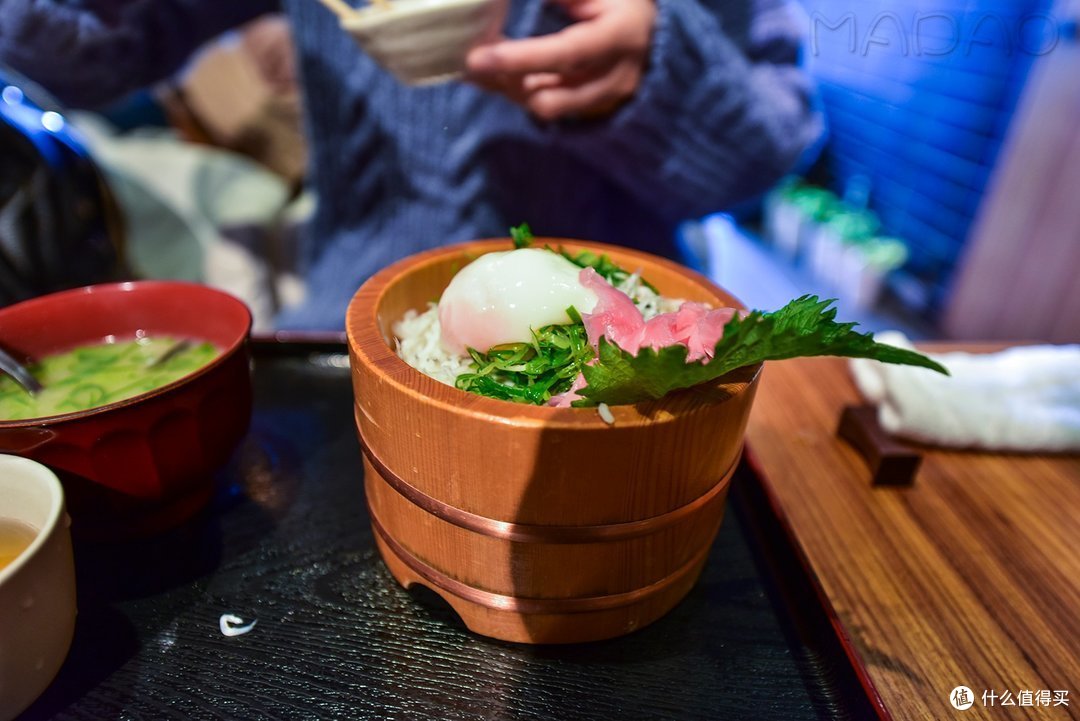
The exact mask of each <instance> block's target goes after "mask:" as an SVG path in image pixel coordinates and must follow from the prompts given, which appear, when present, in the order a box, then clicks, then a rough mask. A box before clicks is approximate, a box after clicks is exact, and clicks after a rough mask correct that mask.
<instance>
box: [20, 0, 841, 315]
mask: <svg viewBox="0 0 1080 721" xmlns="http://www.w3.org/2000/svg"><path fill="white" fill-rule="evenodd" d="M279 9H283V10H284V11H285V12H286V13H287V15H288V16H289V18H290V20H291V23H292V28H293V37H294V41H295V44H296V51H297V56H298V65H299V70H300V77H301V80H302V83H303V86H304V94H305V108H306V110H305V112H306V130H307V133H308V135H309V138H310V143H311V148H312V152H311V161H310V163H311V168H310V180H311V183H312V184H313V187H314V190H315V191H316V193H317V197H318V209H317V211H316V213H315V217H314V218H313V220H312V222H311V223H310V224H309V227H308V228H307V229H306V232H305V235H304V239H303V243H302V249H301V263H302V268H303V271H304V273H305V276H306V280H307V282H308V293H307V297H306V299H305V301H304V302H303V303H302V304H301V305H299V306H296V307H293V308H290V309H287V310H286V311H285V312H283V314H282V315H281V317H280V318H279V319H278V322H279V325H280V326H281V327H282V328H302V329H340V328H342V327H343V325H344V316H345V309H346V306H347V304H348V302H349V300H350V298H351V297H352V295H353V294H354V293H355V291H356V289H357V288H358V287H359V286H360V284H361V283H362V282H363V281H364V280H365V279H366V278H367V277H368V276H369V275H371V274H372V273H374V272H375V271H377V270H379V269H380V268H382V267H384V266H385V265H387V264H389V263H391V262H393V261H395V260H397V259H399V258H402V257H404V256H406V255H409V254H411V253H414V252H416V251H419V250H423V249H426V248H430V247H433V246H436V245H441V244H445V243H451V242H456V241H464V240H470V239H475V238H484V237H493V236H503V235H505V234H506V232H507V229H508V228H509V227H510V226H511V225H516V224H518V223H520V222H522V221H527V222H529V223H530V224H531V225H532V227H533V229H534V231H535V232H536V233H537V234H538V235H552V236H561V237H575V238H586V239H591V240H599V241H605V242H610V243H617V244H622V245H627V246H631V247H636V248H641V249H644V250H648V251H652V252H654V253H659V254H661V255H667V256H674V255H675V254H676V251H675V247H674V232H675V228H676V226H677V225H678V223H679V222H680V221H681V220H683V219H686V218H690V217H695V216H700V215H703V214H706V213H709V212H713V211H717V210H721V209H723V208H725V207H728V206H730V205H732V204H735V203H738V202H740V201H742V200H745V199H747V198H750V197H752V196H754V195H756V194H758V193H760V192H761V191H762V190H764V189H765V188H767V187H768V186H769V185H770V184H772V183H773V182H774V181H776V180H777V179H778V178H779V177H780V176H781V175H782V174H784V173H785V172H786V171H788V170H789V169H790V168H791V167H792V166H793V165H794V164H795V163H796V161H797V160H798V158H799V157H800V155H801V153H802V152H803V151H804V149H806V148H807V147H808V146H809V145H810V144H812V143H813V142H814V141H815V140H816V139H817V138H818V136H819V134H820V133H821V130H822V121H821V117H820V115H819V113H818V112H817V111H816V110H815V105H814V102H813V97H812V89H811V84H810V81H809V80H808V78H807V77H806V75H805V73H804V72H803V71H802V70H801V69H800V67H799V64H798V59H799V28H798V25H797V21H796V19H795V18H796V16H795V15H794V14H793V13H792V12H791V8H790V7H789V5H788V2H787V1H786V0H555V1H554V2H551V1H549V2H544V1H543V0H511V10H510V15H509V18H508V21H507V25H506V35H507V38H508V39H506V40H501V41H499V42H496V43H494V44H492V45H489V46H486V47H482V48H477V49H475V50H474V51H473V52H472V54H471V55H470V57H469V69H470V78H469V80H470V82H454V83H448V84H444V85H439V86H434V87H424V88H410V87H405V86H403V85H401V84H399V83H398V82H397V81H395V80H394V79H393V78H392V77H391V76H390V75H389V74H388V73H386V72H385V71H384V70H382V69H381V68H380V67H379V66H377V65H376V64H375V63H374V62H373V61H372V60H371V59H370V58H368V57H366V56H365V55H364V54H363V53H362V52H360V51H359V50H358V48H357V46H356V45H355V43H354V42H353V40H352V39H351V38H350V37H349V36H348V35H347V34H346V33H344V32H343V31H342V30H341V29H340V28H339V27H338V24H337V21H336V19H335V17H334V16H333V15H332V14H331V13H329V12H327V10H326V9H325V8H324V7H322V6H321V5H320V4H319V3H318V2H315V0H282V3H281V5H279V4H278V2H276V1H275V0H224V1H223V0H0V62H3V63H6V64H9V65H10V66H12V67H14V68H15V69H16V70H19V71H21V72H23V73H24V74H26V75H27V76H29V77H31V78H33V79H34V80H36V81H37V82H39V83H41V84H42V85H43V86H45V87H46V88H48V89H49V90H51V91H52V92H53V93H55V94H56V95H57V96H58V97H59V98H60V99H61V100H62V101H64V102H66V103H68V104H71V105H73V106H76V107H95V106H100V105H102V104H103V103H105V102H108V101H111V100H113V99H115V98H118V97H120V96H122V95H123V94H125V93H127V92H129V91H130V90H132V89H134V88H138V87H143V86H147V85H149V84H151V83H153V82H155V81H157V80H159V79H161V78H163V77H166V76H167V75H169V74H171V73H173V72H175V71H176V70H177V69H178V68H179V67H180V66H181V65H182V64H183V63H184V61H185V60H186V59H187V58H188V56H189V54H190V53H191V52H192V51H193V50H194V49H195V48H197V47H198V46H199V45H200V44H201V43H203V42H204V41H206V40H207V39H209V38H211V37H213V36H215V35H217V34H219V33H221V32H223V31H225V30H228V29H230V28H232V27H235V26H238V25H240V24H242V23H244V22H246V21H248V20H251V19H253V18H255V17H257V16H259V15H261V14H263V13H267V12H273V11H277V10H279Z"/></svg>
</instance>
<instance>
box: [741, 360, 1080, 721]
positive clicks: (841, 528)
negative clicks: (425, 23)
mask: <svg viewBox="0 0 1080 721" xmlns="http://www.w3.org/2000/svg"><path fill="white" fill-rule="evenodd" d="M858 400H859V396H858V393H857V391H856V389H855V387H854V385H853V384H852V382H851V380H850V378H849V376H848V373H847V369H846V366H845V362H844V361H842V360H838V359H834V358H824V359H803V360H795V361H784V362H783V363H778V364H769V365H768V366H767V368H766V369H765V372H764V374H763V378H762V381H761V387H760V389H759V392H758V398H757V401H756V403H755V408H754V410H753V413H752V414H751V419H750V423H749V426H748V431H747V442H748V445H749V449H750V453H751V454H752V456H753V459H754V463H755V465H756V467H757V470H758V473H759V476H760V479H761V482H762V484H763V485H764V486H765V488H766V490H767V492H768V493H770V494H771V495H772V496H773V498H774V500H775V501H776V503H777V504H778V506H779V508H780V509H781V512H782V513H783V514H784V516H785V517H786V519H787V521H788V523H789V524H790V527H791V529H792V531H793V533H794V536H795V538H796V541H797V543H798V545H799V546H800V547H801V550H802V551H803V552H804V553H805V554H806V557H807V559H808V562H809V564H810V566H811V570H812V572H813V573H814V574H815V575H816V577H817V578H818V580H819V582H820V584H821V586H822V588H823V590H824V592H825V594H826V595H827V597H828V599H829V601H830V602H831V604H832V607H833V609H834V611H835V613H836V615H837V616H838V618H839V620H840V622H841V625H842V628H843V631H844V632H845V633H846V634H847V636H848V638H849V639H850V642H851V644H852V645H853V647H854V649H855V651H856V652H857V654H858V656H859V658H860V660H861V663H862V664H863V665H864V666H865V668H866V670H867V671H868V674H869V678H870V680H871V682H872V683H873V685H874V687H875V688H876V689H877V691H878V692H879V693H880V695H881V697H882V699H883V701H884V703H885V705H886V707H887V708H888V710H889V712H890V713H891V714H892V715H893V717H894V718H896V719H924V718H947V717H949V716H950V715H951V714H953V713H956V712H955V711H954V709H953V708H952V706H951V705H950V704H949V693H950V691H951V690H952V689H953V688H954V687H956V686H960V685H964V686H968V687H970V688H971V689H973V690H974V691H975V696H976V703H975V706H973V707H972V708H971V709H969V710H968V711H966V712H965V715H964V718H986V719H1006V718H1018V719H1026V718H1030V719H1048V718H1055V719H1058V718H1080V715H1078V709H1077V706H1078V705H1080V701H1078V700H1077V699H1076V698H1075V696H1076V695H1077V694H1080V660H1078V659H1080V641H1078V639H1080V620H1078V619H1080V614H1078V611H1080V556H1078V554H1077V552H1076V548H1077V543H1078V542H1080V457H1076V456H1057V457H1046V456H1017V455H1012V456H1006V455H994V454H986V453H972V452H959V451H945V450H938V449H930V448H927V449H924V450H925V458H924V460H923V465H922V468H921V470H920V472H919V475H918V477H917V479H916V482H915V485H914V487H912V488H906V489H896V488H873V487H871V485H870V483H869V471H868V469H867V468H866V466H865V464H864V463H863V461H862V459H861V458H859V456H858V455H857V453H856V452H855V451H854V450H853V449H852V448H851V447H850V446H848V445H847V444H846V443H844V442H843V441H841V440H840V439H838V438H837V437H836V436H835V435H834V434H835V430H836V424H837V422H838V420H839V418H840V413H841V411H842V408H843V407H844V406H845V405H848V404H851V403H854V402H857V401H858ZM1042 689H1047V690H1051V691H1054V690H1067V691H1069V696H1070V697H1071V703H1070V705H1069V706H1059V707H1056V708H1045V707H1043V708H1039V707H1030V708H1025V707H1020V706H1010V707H1001V706H994V707H983V705H982V699H981V695H982V692H983V691H984V690H993V691H995V692H996V693H999V694H1000V693H1001V691H1003V690H1009V691H1011V693H1012V695H1013V699H1014V700H1015V699H1016V698H1017V693H1018V691H1021V690H1030V691H1033V692H1035V691H1039V690H1042Z"/></svg>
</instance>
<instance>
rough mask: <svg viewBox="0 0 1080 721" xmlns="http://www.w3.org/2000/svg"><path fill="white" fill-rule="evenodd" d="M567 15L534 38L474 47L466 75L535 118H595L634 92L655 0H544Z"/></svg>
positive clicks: (645, 56)
mask: <svg viewBox="0 0 1080 721" xmlns="http://www.w3.org/2000/svg"><path fill="white" fill-rule="evenodd" d="M549 1H550V2H555V3H557V4H559V5H560V6H562V7H563V8H564V9H565V10H566V12H567V14H569V15H570V17H571V18H572V19H573V20H574V21H575V22H574V24H572V25H570V26H569V27H567V28H566V29H564V30H562V31H560V32H557V33H553V34H551V35H544V36H541V37H534V38H526V39H523V40H502V41H499V42H496V43H493V44H489V45H483V46H480V47H477V48H474V49H473V50H472V52H470V53H469V56H468V59H467V67H468V70H469V76H470V80H472V81H473V82H474V83H476V84H477V85H480V86H481V87H484V88H486V89H488V90H492V91H495V92H498V93H502V94H503V95H505V96H506V97H508V98H510V99H511V100H512V101H514V102H516V103H518V104H519V105H521V106H523V107H525V108H526V109H527V110H529V111H530V112H532V113H533V114H534V115H536V116H537V117H539V118H541V119H543V120H556V119H559V118H565V117H570V116H578V117H597V116H602V115H607V114H608V113H611V112H613V111H614V110H615V109H617V108H618V107H619V106H620V105H622V104H623V103H625V102H626V101H628V100H629V99H630V98H631V97H633V95H634V93H636V92H637V89H638V86H639V85H640V84H641V78H642V75H643V74H644V72H645V66H646V63H647V62H648V59H649V48H650V47H651V45H652V32H653V26H654V25H655V24H656V3H655V0H549Z"/></svg>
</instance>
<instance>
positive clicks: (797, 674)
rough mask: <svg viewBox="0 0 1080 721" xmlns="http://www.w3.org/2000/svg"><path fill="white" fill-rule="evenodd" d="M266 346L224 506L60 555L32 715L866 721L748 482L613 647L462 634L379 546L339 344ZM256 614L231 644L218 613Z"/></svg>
mask: <svg viewBox="0 0 1080 721" xmlns="http://www.w3.org/2000/svg"><path fill="white" fill-rule="evenodd" d="M333 340H334V339H329V338H328V339H322V340H319V341H318V342H316V341H314V340H312V339H305V340H297V339H292V340H288V341H282V340H281V339H280V338H279V339H264V340H260V341H256V342H255V343H254V344H253V349H254V354H255V359H256V361H255V371H254V379H255V415H254V418H253V422H252V427H251V432H250V434H249V436H248V438H247V440H246V441H245V443H244V445H243V446H242V447H241V448H240V450H239V451H238V452H237V454H236V456H235V458H234V460H233V461H232V463H231V464H230V465H229V466H228V467H227V468H224V469H222V470H221V472H220V473H219V474H218V478H217V480H218V489H219V490H218V494H217V496H216V498H215V500H214V502H213V504H212V506H211V507H210V508H208V509H207V510H206V511H205V512H204V513H202V514H201V515H200V516H199V517H198V518H197V519H195V520H194V521H192V522H190V523H189V524H187V525H186V526H184V527H183V528H181V529H178V530H176V531H174V532H171V533H169V534H168V535H167V536H165V537H161V538H157V539H153V540H150V541H143V542H140V543H133V544H123V545H96V546H91V545H85V544H79V545H77V546H76V565H77V569H78V587H79V618H78V624H77V630H76V634H75V641H74V644H73V646H72V649H71V653H70V655H69V657H68V659H67V661H66V663H65V665H64V667H63V669H62V670H61V672H60V675H59V676H58V678H57V679H56V681H55V682H54V683H53V685H52V686H51V687H50V688H49V690H48V691H47V692H46V693H45V695H44V696H43V697H42V698H40V699H39V700H38V701H37V702H36V703H35V704H34V706H32V707H31V708H30V709H29V710H28V711H27V712H26V713H25V714H24V716H23V718H26V719H47V718H58V719H155V720H156V719H438V720H440V721H444V720H445V721H451V720H456V719H463V720H464V719H573V720H584V719H740V718H745V719H774V720H784V719H831V718H853V719H862V718H868V717H870V716H872V715H873V711H872V707H871V706H870V704H869V703H868V700H867V699H866V697H865V696H864V694H863V692H862V690H861V687H860V686H859V684H858V683H857V681H856V679H855V675H854V672H853V671H852V669H851V668H850V666H849V665H848V662H847V660H846V657H845V656H844V654H843V652H842V649H841V648H840V647H839V645H838V643H837V641H836V639H835V638H834V636H833V634H832V632H831V627H830V623H829V620H828V618H827V617H826V616H825V614H824V613H823V612H822V610H821V609H820V608H819V607H818V605H817V603H816V601H815V596H814V594H813V593H812V592H811V590H810V588H811V586H810V583H809V581H808V579H807V578H806V577H805V575H804V571H803V570H802V567H801V566H800V565H799V564H798V562H797V561H796V560H795V558H794V556H793V555H792V554H791V552H790V549H789V548H788V547H787V546H786V545H785V543H784V542H783V534H782V533H780V532H779V531H778V529H777V528H776V527H775V519H774V518H773V517H772V516H771V514H770V512H769V510H768V507H767V506H768V504H767V503H765V502H764V500H763V497H762V496H761V495H760V489H758V488H757V486H756V479H755V478H754V477H753V476H752V474H750V473H749V472H748V471H745V470H743V471H741V472H740V474H739V476H737V478H736V480H735V482H734V487H733V491H732V502H731V507H730V509H729V512H728V515H727V518H726V519H725V521H724V525H723V527H722V529H721V531H720V534H719V536H718V538H717V540H716V543H715V546H714V548H713V549H712V552H711V555H710V558H709V561H708V564H707V566H706V568H705V571H704V574H703V575H702V578H701V581H700V583H699V584H698V585H697V587H696V588H695V589H694V590H693V591H692V592H691V593H690V595H689V596H688V597H687V599H686V600H685V601H683V602H682V603H681V604H680V605H679V606H677V607H676V608H675V610H674V611H673V612H672V613H670V614H669V615H668V616H666V617H665V618H663V619H661V620H660V621H658V622H657V623H655V624H653V625H652V626H649V627H647V628H645V629H643V630H641V631H638V632H636V633H634V634H632V635H630V636H627V637H624V638H622V639H617V640H614V641H607V642H602V643H595V644H584V645H578V646H558V647H528V646H518V645H513V644H506V643H501V642H496V641H491V640H488V639H485V638H482V637H479V636H476V635H474V634H472V633H470V632H468V631H467V630H466V629H465V628H464V626H463V625H462V624H461V623H460V621H458V620H457V618H456V616H455V615H454V614H453V612H452V611H450V610H449V608H448V607H447V606H445V605H444V604H443V603H442V602H441V600H439V599H438V597H436V596H435V595H434V594H431V593H427V592H424V591H423V590H419V591H413V592H406V591H405V590H403V589H401V588H400V587H398V586H397V585H396V584H395V583H394V581H393V579H392V578H391V576H390V574H389V572H388V571H387V570H386V569H385V568H384V567H383V565H382V563H381V561H380V560H379V557H378V554H377V553H376V551H375V544H374V541H373V539H372V535H371V529H370V527H369V523H368V517H367V512H366V506H365V502H364V494H363V479H362V467H361V460H360V449H359V445H358V442H357V439H356V432H355V429H354V425H353V414H352V390H351V383H350V380H349V371H348V360H347V357H346V356H345V355H344V346H343V345H337V344H336V343H335V342H333ZM227 613H231V614H235V615H237V616H239V617H241V618H243V619H245V620H255V621H256V622H257V624H256V626H255V628H254V629H253V630H252V631H251V632H250V633H248V634H246V635H243V636H235V637H226V636H225V635H223V634H222V633H221V631H220V629H219V619H220V617H221V616H222V614H227Z"/></svg>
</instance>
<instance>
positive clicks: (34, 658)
mask: <svg viewBox="0 0 1080 721" xmlns="http://www.w3.org/2000/svg"><path fill="white" fill-rule="evenodd" d="M0 518H5V519H14V520H17V521H21V522H23V523H25V524H27V525H30V526H32V527H33V528H35V529H37V535H36V536H35V537H34V540H33V541H32V542H31V543H30V545H29V546H28V547H27V548H26V550H25V551H23V552H22V554H20V555H19V556H18V557H17V558H16V559H15V560H14V561H12V563H11V564H10V565H8V566H7V567H6V568H4V569H3V570H0V721H8V719H13V718H15V716H16V715H17V714H19V712H21V711H22V710H23V709H25V708H26V707H27V706H29V705H30V704H31V703H32V702H33V701H34V699H36V698H37V697H38V696H39V695H40V694H41V692H42V691H44V690H45V688H46V687H47V686H48V685H49V683H50V682H51V681H52V680H53V678H54V677H55V676H56V673H57V671H59V670H60V666H61V665H62V664H63V663H64V658H65V657H66V656H67V652H68V648H69V647H70V646H71V637H72V635H73V634H74V632H75V566H74V563H73V561H72V555H71V534H70V533H69V531H68V525H69V521H68V517H67V513H66V512H65V511H64V493H63V491H62V490H61V487H60V481H59V480H57V478H56V476H55V475H54V474H53V472H52V471H50V470H49V469H48V468H46V467H45V466H43V465H41V464H39V463H35V462H34V461H29V460H26V459H25V458H16V457H15V456H4V455H0Z"/></svg>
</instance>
